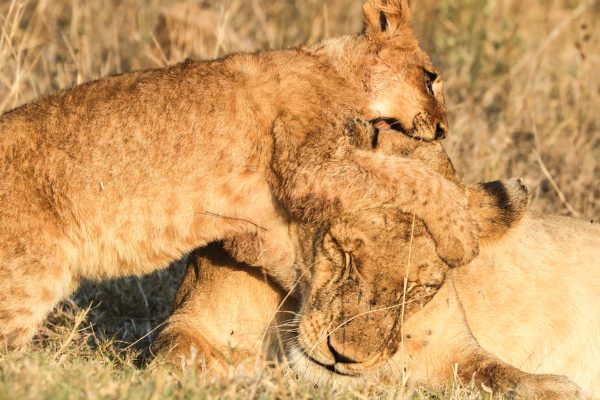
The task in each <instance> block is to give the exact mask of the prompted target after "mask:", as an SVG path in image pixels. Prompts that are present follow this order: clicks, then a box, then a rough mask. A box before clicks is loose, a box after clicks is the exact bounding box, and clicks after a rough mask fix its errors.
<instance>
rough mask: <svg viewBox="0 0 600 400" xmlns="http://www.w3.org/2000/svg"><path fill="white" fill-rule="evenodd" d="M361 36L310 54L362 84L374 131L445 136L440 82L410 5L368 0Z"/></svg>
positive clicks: (400, 1)
mask: <svg viewBox="0 0 600 400" xmlns="http://www.w3.org/2000/svg"><path fill="white" fill-rule="evenodd" d="M363 9H364V18H365V29H364V32H363V33H362V34H361V35H356V36H346V37H341V38H335V39H331V40H328V41H325V42H322V43H319V44H317V45H315V46H312V47H311V49H310V50H312V51H314V52H317V53H320V54H324V55H326V56H327V57H329V58H331V59H332V64H333V66H334V67H337V68H339V69H341V70H342V71H341V73H342V74H345V75H347V77H348V80H349V81H356V82H362V85H363V87H364V89H365V91H366V93H365V95H366V97H367V99H368V105H367V106H366V108H367V110H366V111H365V112H366V113H367V114H368V115H362V117H363V118H365V119H369V120H371V121H372V122H373V123H374V124H375V126H376V127H378V128H382V129H384V128H385V129H394V130H396V131H400V132H402V133H404V134H406V135H409V136H412V137H415V138H419V139H421V140H434V139H441V138H444V137H446V135H447V133H448V120H447V118H446V107H445V103H444V94H443V87H442V78H441V77H440V76H439V74H438V72H437V70H436V69H435V67H434V66H433V63H432V62H431V59H430V58H429V56H428V55H427V54H426V53H425V52H424V51H423V50H422V49H421V48H420V47H419V43H418V41H417V38H416V35H415V32H414V30H413V28H412V26H411V14H410V9H409V7H408V1H407V0H367V1H366V2H365V3H364V5H363Z"/></svg>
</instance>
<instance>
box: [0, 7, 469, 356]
mask: <svg viewBox="0 0 600 400" xmlns="http://www.w3.org/2000/svg"><path fill="white" fill-rule="evenodd" d="M382 4H383V3H382V2H378V1H372V0H370V1H368V2H367V4H366V8H365V15H366V17H367V30H366V33H365V34H357V35H350V36H345V37H341V38H335V39H331V40H328V41H325V42H322V43H318V44H316V45H314V46H310V47H302V48H294V49H286V50H281V51H266V52H257V53H238V54H232V55H229V56H227V57H224V58H222V59H218V60H211V61H194V60H188V61H186V62H183V63H181V64H178V65H174V66H171V67H167V68H162V69H156V70H147V71H136V72H130V73H124V74H120V75H113V76H107V77H104V78H102V79H99V80H97V81H94V82H89V83H85V84H82V85H77V86H75V87H73V88H70V89H66V90H62V91H60V92H58V93H56V94H53V95H49V96H45V97H41V98H39V99H37V100H35V101H33V102H31V103H28V104H25V105H23V106H20V107H18V108H16V109H14V110H12V111H9V112H7V113H5V114H3V115H2V116H0V182H1V183H2V184H1V185H0V347H8V348H10V349H12V348H22V347H23V346H24V345H26V344H27V343H28V342H29V340H30V338H31V337H32V336H33V335H34V333H35V332H36V330H37V327H38V325H39V324H40V323H41V322H42V320H43V319H44V318H45V316H46V314H47V313H48V311H49V310H51V309H52V307H53V306H54V305H55V304H56V303H57V302H58V301H59V300H61V299H63V298H65V297H66V296H68V295H69V294H70V293H71V292H72V291H73V290H74V289H75V288H77V287H78V285H79V283H80V282H81V280H82V279H92V280H101V279H107V278H115V277H121V276H126V275H141V274H145V273H150V272H152V271H155V270H157V269H159V268H163V267H165V266H166V265H168V264H169V262H171V261H172V260H174V259H178V258H180V257H181V256H182V254H184V253H187V252H189V251H191V250H193V249H194V248H197V247H200V246H204V245H206V244H207V243H209V242H211V241H214V240H222V239H227V238H229V237H232V236H236V235H242V234H256V235H257V236H258V240H260V241H261V242H262V243H263V244H264V247H263V249H264V254H263V255H264V257H265V258H266V259H268V260H270V261H271V263H269V264H266V263H264V264H263V267H264V268H265V269H267V270H269V272H270V273H271V274H272V275H273V276H278V277H280V278H281V279H282V280H285V279H289V278H290V277H293V275H294V271H293V270H291V269H290V268H288V267H287V265H288V264H289V262H288V261H290V260H291V259H292V258H293V250H294V249H293V246H292V243H291V242H289V241H288V240H286V239H285V238H286V230H287V226H288V222H289V221H290V220H294V221H320V222H323V221H327V220H330V219H331V218H334V217H336V216H338V215H340V214H341V213H352V212H354V211H356V210H362V209H365V208H368V207H377V206H384V207H389V208H394V209H399V210H403V211H404V212H412V213H416V214H417V215H418V216H419V217H420V218H421V219H422V220H423V221H424V223H425V224H426V225H427V227H428V229H429V230H430V231H431V233H432V236H433V238H434V241H435V243H436V248H437V252H438V253H439V255H440V256H441V257H442V258H443V259H444V260H445V261H446V262H448V263H449V264H452V265H459V264H463V263H465V262H467V261H469V260H470V259H472V258H473V256H474V255H475V254H476V253H477V251H478V232H477V227H476V225H475V223H474V222H473V220H472V218H471V217H470V214H469V213H468V211H467V197H466V196H465V194H464V193H463V192H462V191H461V189H460V188H459V187H458V186H457V185H455V184H454V183H452V182H450V181H448V180H445V179H443V178H442V177H441V176H440V175H439V174H437V173H435V172H434V171H433V170H432V169H431V168H429V167H427V166H425V165H424V164H423V163H421V162H419V161H415V160H410V159H406V158H403V157H398V156H393V155H389V156H384V155H382V154H373V153H371V152H368V151H364V150H360V149H357V148H356V146H354V145H353V144H352V143H350V141H349V139H348V137H347V136H346V135H345V134H344V130H345V129H344V128H345V126H346V125H347V124H348V123H349V121H351V120H352V118H353V117H354V116H361V117H363V118H365V119H377V118H380V117H381V118H384V121H390V124H392V125H394V126H395V125H396V122H395V121H399V122H401V125H402V129H403V130H406V131H407V132H410V133H411V134H412V135H415V136H423V138H424V139H431V138H432V137H433V135H436V132H438V131H440V129H438V128H440V127H441V131H442V132H443V130H444V126H445V118H446V117H445V110H444V104H443V97H442V92H441V87H438V86H439V85H440V82H439V81H438V82H434V84H435V85H438V86H436V90H435V93H431V90H430V89H429V83H430V82H429V81H427V80H426V78H427V77H428V75H427V73H426V72H425V70H427V71H433V67H432V66H431V61H430V60H429V58H428V57H427V56H426V55H425V54H424V53H423V51H422V50H421V49H420V48H419V46H418V43H417V42H416V40H415V39H414V33H413V32H412V29H411V28H410V26H409V25H408V24H407V21H408V15H409V14H407V12H408V9H407V8H406V7H400V6H401V5H400V4H398V5H397V6H398V7H394V4H395V3H388V4H387V6H386V8H385V10H382V11H384V16H385V15H388V16H389V21H388V23H387V25H386V30H385V31H381V30H380V29H379V28H377V27H378V26H379V22H378V25H377V26H371V25H370V21H371V20H372V13H374V12H377V16H378V20H379V17H380V13H379V11H377V10H379V8H380V6H381V5H382ZM373 7H375V8H373ZM386 13H387V14H386ZM398 15H405V17H406V18H400V19H399V18H397V16H398ZM423 116H426V117H423ZM413 121H417V122H418V123H417V124H416V125H415V124H413ZM413 125H414V126H413ZM438 133H439V132H438ZM432 197H445V198H447V199H448V200H447V201H445V202H443V203H440V202H437V201H428V199H429V198H432ZM281 266H283V267H281Z"/></svg>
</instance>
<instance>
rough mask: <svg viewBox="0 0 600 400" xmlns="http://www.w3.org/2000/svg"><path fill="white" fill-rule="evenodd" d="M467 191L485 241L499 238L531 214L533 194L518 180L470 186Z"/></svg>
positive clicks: (470, 208) (481, 237) (471, 210)
mask: <svg viewBox="0 0 600 400" xmlns="http://www.w3.org/2000/svg"><path fill="white" fill-rule="evenodd" d="M466 192H467V197H468V199H469V210H470V212H471V215H472V217H473V218H474V219H475V221H476V222H477V224H478V225H479V237H480V239H482V240H494V239H499V238H500V237H502V235H504V234H505V233H506V232H508V231H509V230H510V229H511V228H512V227H514V226H515V225H517V223H518V222H519V221H520V220H521V218H522V217H523V215H524V214H525V211H527V203H528V202H529V193H528V192H529V191H528V190H527V187H526V186H525V185H523V183H521V180H520V179H517V178H513V179H509V180H508V181H493V182H486V183H477V184H474V185H467V186H466Z"/></svg>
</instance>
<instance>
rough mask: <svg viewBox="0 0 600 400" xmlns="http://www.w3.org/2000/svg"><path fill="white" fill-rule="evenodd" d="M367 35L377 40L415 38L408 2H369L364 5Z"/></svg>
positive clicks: (405, 0)
mask: <svg viewBox="0 0 600 400" xmlns="http://www.w3.org/2000/svg"><path fill="white" fill-rule="evenodd" d="M363 11H364V13H365V33H366V34H367V36H369V37H372V38H377V39H390V38H394V37H398V36H402V35H410V36H411V37H412V36H414V32H413V29H412V27H411V24H410V21H411V17H410V7H409V6H408V0H367V1H366V2H365V4H364V5H363Z"/></svg>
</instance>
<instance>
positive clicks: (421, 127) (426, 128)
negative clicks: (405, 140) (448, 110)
mask: <svg viewBox="0 0 600 400" xmlns="http://www.w3.org/2000/svg"><path fill="white" fill-rule="evenodd" d="M371 123H372V124H373V126H374V127H375V128H376V129H380V130H389V129H391V130H394V131H397V132H401V133H403V134H405V135H407V136H409V137H412V138H415V139H419V140H423V141H426V142H431V141H433V140H441V139H444V138H446V136H447V135H448V124H447V123H446V122H445V121H436V119H435V118H433V117H432V116H431V115H430V114H429V113H427V112H425V111H421V112H419V113H417V115H415V117H414V119H413V121H412V127H411V128H408V127H405V126H404V125H403V124H402V123H401V122H400V121H398V120H397V119H395V118H377V119H375V120H372V121H371Z"/></svg>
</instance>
